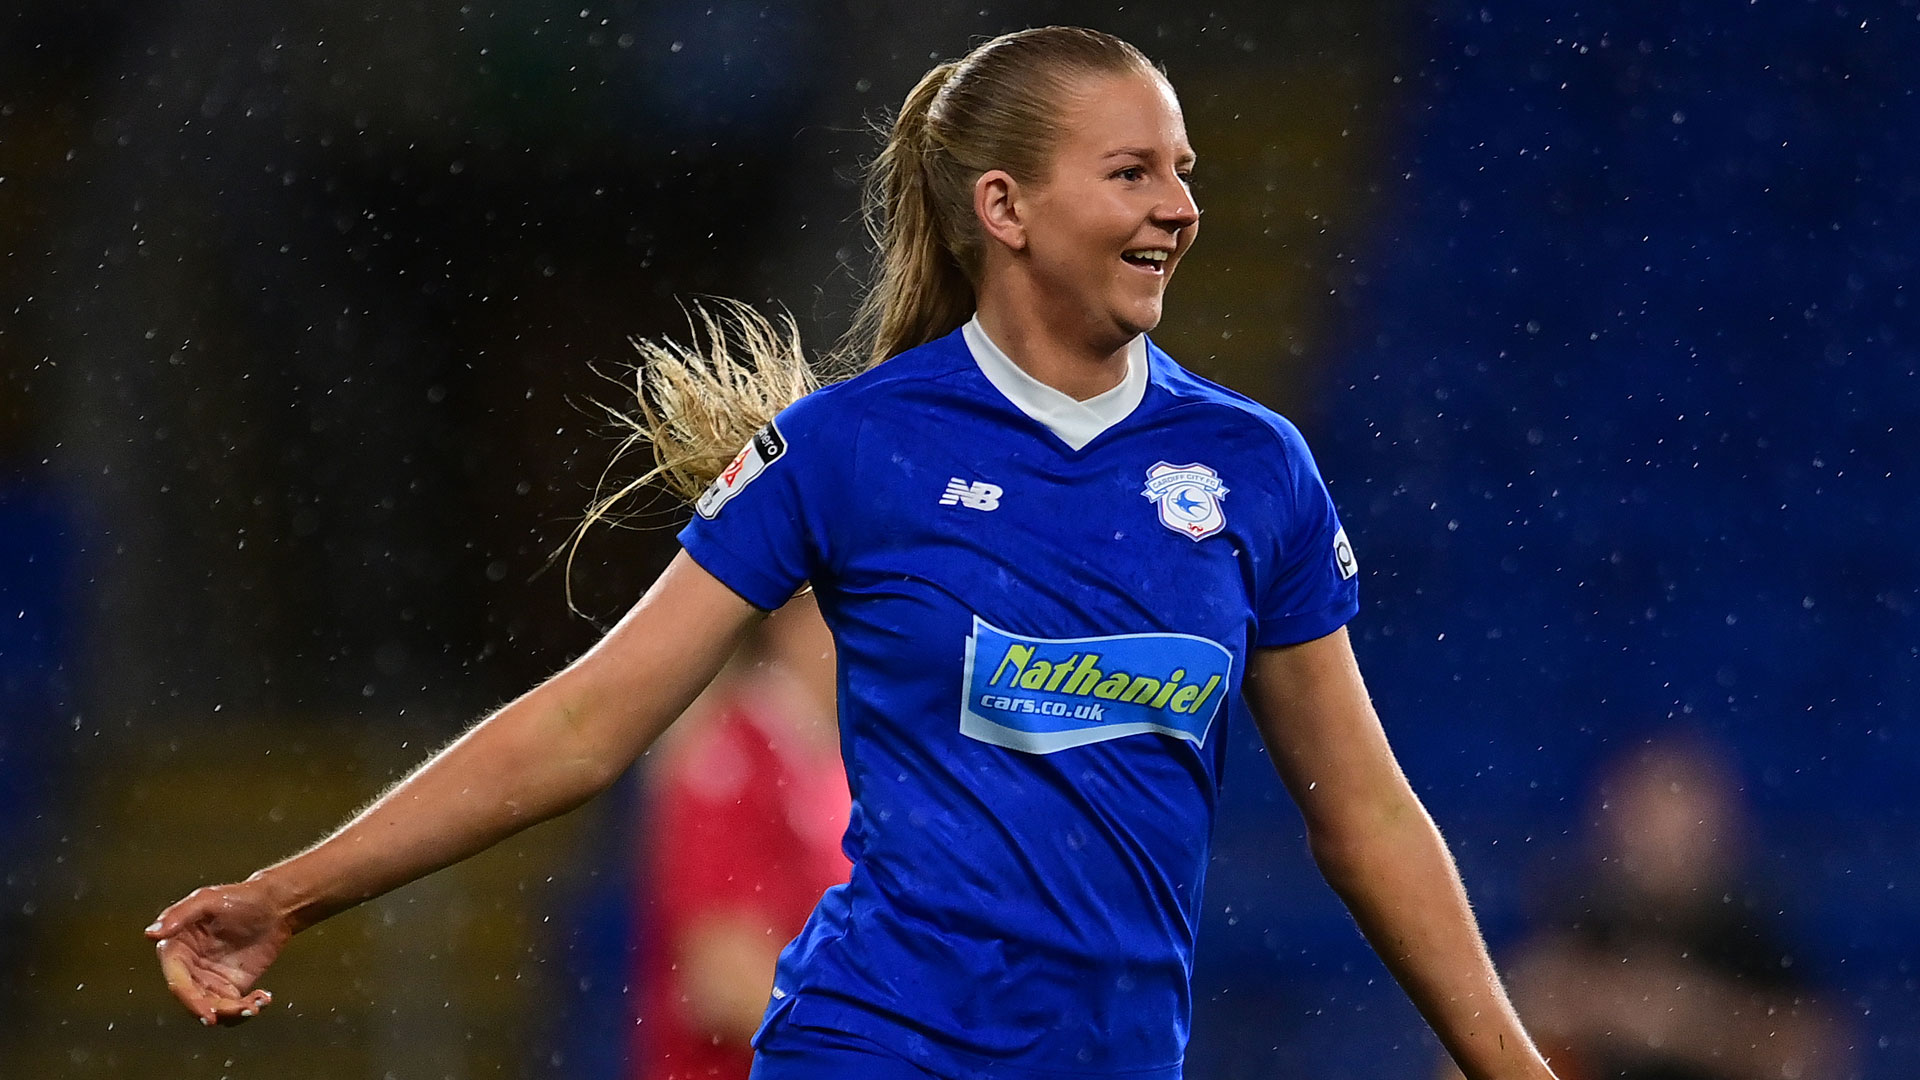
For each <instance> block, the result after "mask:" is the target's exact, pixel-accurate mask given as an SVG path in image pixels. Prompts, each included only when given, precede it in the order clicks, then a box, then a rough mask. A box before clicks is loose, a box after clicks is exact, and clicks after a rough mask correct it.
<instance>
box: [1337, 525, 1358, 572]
mask: <svg viewBox="0 0 1920 1080" xmlns="http://www.w3.org/2000/svg"><path fill="white" fill-rule="evenodd" d="M1333 564H1334V565H1335V566H1337V567H1339V568H1340V580H1341V581H1348V580H1351V579H1352V577H1353V575H1355V574H1357V573H1359V572H1360V562H1359V560H1357V559H1355V558H1354V557H1353V545H1352V544H1351V543H1349V542H1348V541H1347V530H1345V529H1341V530H1340V531H1339V532H1337V533H1334V534H1333Z"/></svg>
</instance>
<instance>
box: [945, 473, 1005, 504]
mask: <svg viewBox="0 0 1920 1080" xmlns="http://www.w3.org/2000/svg"><path fill="white" fill-rule="evenodd" d="M1000 495H1001V487H1000V485H998V484H989V483H987V482H986V481H985V480H975V481H974V482H973V483H971V484H969V483H967V482H966V481H965V480H962V479H960V478H959V477H957V476H956V477H954V478H953V479H951V480H949V481H947V493H946V494H945V495H942V496H940V505H941V506H955V505H958V506H964V507H967V508H968V509H970V510H993V509H995V508H997V507H998V506H999V505H1000Z"/></svg>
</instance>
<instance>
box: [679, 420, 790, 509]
mask: <svg viewBox="0 0 1920 1080" xmlns="http://www.w3.org/2000/svg"><path fill="white" fill-rule="evenodd" d="M786 452H787V440H786V439H785V438H783V437H781V435H780V429H779V428H777V427H775V426H774V425H773V424H772V423H768V424H767V426H766V427H763V428H761V429H760V430H759V431H757V432H755V433H754V435H753V438H751V439H749V440H747V445H745V446H743V447H741V448H740V452H739V453H738V454H735V455H734V456H733V460H732V461H731V462H729V463H728V465H727V467H726V468H724V469H722V470H720V475H719V476H716V477H714V478H713V483H712V484H710V485H708V487H707V490H706V493H705V494H703V495H701V496H700V501H699V502H696V503H694V504H693V509H694V510H695V511H696V512H697V513H698V514H699V515H700V516H701V517H703V518H706V519H708V520H712V519H713V518H715V517H717V516H718V515H719V513H720V508H721V507H723V506H725V505H727V500H729V499H731V498H733V497H734V496H735V495H738V494H740V492H741V490H742V489H743V488H745V487H746V486H747V485H748V484H751V483H753V478H754V477H756V476H759V475H760V474H761V473H763V472H766V471H767V467H768V466H769V465H772V464H773V463H774V462H775V461H777V460H779V458H780V455H782V454H784V453H786Z"/></svg>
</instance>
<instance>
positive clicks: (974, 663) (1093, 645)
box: [960, 616, 1233, 754]
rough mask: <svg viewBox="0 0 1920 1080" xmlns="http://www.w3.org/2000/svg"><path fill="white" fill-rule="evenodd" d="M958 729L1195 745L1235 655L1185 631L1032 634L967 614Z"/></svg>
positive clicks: (978, 734)
mask: <svg viewBox="0 0 1920 1080" xmlns="http://www.w3.org/2000/svg"><path fill="white" fill-rule="evenodd" d="M966 663H967V669H966V673H965V676H964V679H963V683H964V686H965V693H966V700H965V701H963V702H962V703H961V706H960V731H961V733H962V734H964V735H968V736H970V737H972V738H975V739H979V740H980V741H981V742H987V743H992V744H994V745H995V746H1005V747H1008V748H1009V749H1013V750H1024V751H1026V752H1027V753H1030V754H1051V753H1053V752H1055V751H1057V750H1065V749H1068V748H1070V747H1075V746H1085V745H1086V744H1088V743H1095V742H1104V741H1106V740H1108V739H1118V738H1121V737H1122V736H1126V735H1140V734H1144V733H1146V732H1159V733H1160V734H1162V735H1171V736H1173V737H1174V738H1176V739H1185V740H1186V741H1188V742H1191V743H1194V744H1195V745H1198V744H1200V743H1202V742H1204V741H1205V740H1206V737H1207V728H1208V727H1209V726H1210V725H1211V724H1212V723H1213V718H1214V716H1215V715H1216V714H1218V713H1219V711H1220V702H1221V701H1222V700H1223V699H1224V698H1225V697H1226V695H1227V690H1228V687H1229V685H1230V684H1231V682H1232V679H1231V675H1232V672H1233V654H1232V653H1231V652H1228V651H1227V649H1226V647H1225V646H1223V645H1221V644H1219V643H1218V642H1214V641H1209V640H1207V639H1206V638H1203V637H1195V636H1193V635H1191V634H1118V635H1114V636H1112V637H1087V638H1035V637H1026V636H1025V635H1022V634H1015V633H1010V632H1008V631H1006V630H1001V629H999V628H998V627H995V626H993V625H991V624H989V623H987V622H985V621H984V620H982V619H981V618H980V617H979V616H975V617H974V620H973V634H972V635H971V636H970V637H968V638H967V660H966Z"/></svg>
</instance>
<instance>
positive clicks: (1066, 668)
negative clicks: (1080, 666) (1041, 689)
mask: <svg viewBox="0 0 1920 1080" xmlns="http://www.w3.org/2000/svg"><path fill="white" fill-rule="evenodd" d="M1078 659H1080V658H1079V657H1078V656H1069V657H1067V658H1066V659H1065V660H1062V661H1060V662H1059V663H1058V664H1055V665H1054V666H1053V678H1051V679H1048V680H1047V689H1048V690H1058V689H1060V680H1062V679H1064V678H1066V677H1067V673H1068V672H1070V671H1072V670H1073V662H1074V661H1075V660H1078Z"/></svg>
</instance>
